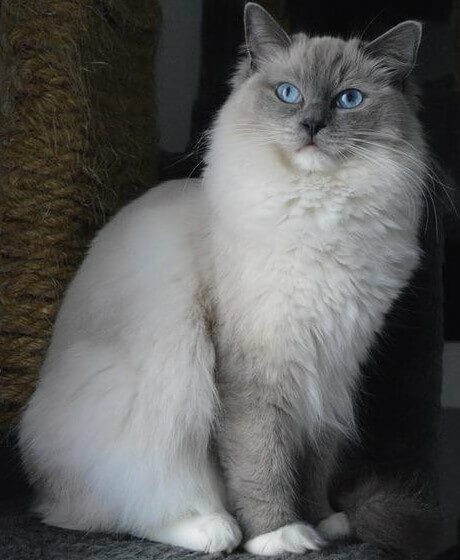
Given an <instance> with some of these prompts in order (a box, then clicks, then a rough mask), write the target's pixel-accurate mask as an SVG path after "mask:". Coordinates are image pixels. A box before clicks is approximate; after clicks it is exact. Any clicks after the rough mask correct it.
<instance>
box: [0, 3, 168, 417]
mask: <svg viewBox="0 0 460 560" xmlns="http://www.w3.org/2000/svg"><path fill="white" fill-rule="evenodd" d="M159 21H160V13H159V8H158V3H157V1H156V0H85V2H81V0H3V2H2V9H1V22H0V29H1V34H2V36H1V51H0V80H1V82H0V118H1V121H0V133H1V137H0V142H1V143H0V211H1V217H0V218H1V223H0V227H1V229H0V235H1V244H0V425H2V424H3V426H5V425H7V424H8V423H9V422H10V421H11V420H13V419H14V418H15V417H16V416H17V414H18V412H19V410H20V408H21V407H22V406H23V404H24V403H25V401H26V400H27V398H28V397H29V396H30V394H31V392H32V391H33V388H34V386H35V382H36V379H37V374H38V370H39V367H40V365H41V362H42V359H43V356H44V352H45V350H46V348H47V345H48V343H49V338H50V332H51V328H52V325H53V320H54V317H55V314H56V311H57V308H58V305H59V301H60V299H61V297H62V293H63V290H64V289H65V287H66V285H67V283H68V281H69V280H70V279H71V278H72V276H73V274H74V272H75V270H76V268H77V266H78V265H79V263H80V262H81V260H82V257H83V255H84V252H85V249H86V247H87V245H88V242H89V240H90V239H91V237H92V236H93V235H94V232H95V231H96V229H97V228H98V227H100V225H101V224H102V223H103V222H104V220H105V219H106V217H107V216H109V215H110V214H112V213H113V212H114V211H115V210H116V209H117V208H118V207H119V206H120V205H122V204H123V203H124V202H125V201H126V200H128V199H129V198H131V197H133V196H135V195H137V194H139V193H140V192H141V191H142V190H144V189H145V188H146V187H147V186H150V185H152V184H153V183H154V180H155V168H156V166H155V145H156V143H155V127H154V119H153V117H154V95H153V68H154V66H153V57H154V50H155V46H156V42H157V37H158V29H159Z"/></svg>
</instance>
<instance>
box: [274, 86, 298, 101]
mask: <svg viewBox="0 0 460 560" xmlns="http://www.w3.org/2000/svg"><path fill="white" fill-rule="evenodd" d="M276 95H277V97H278V99H280V100H281V101H283V103H298V102H299V101H300V98H301V95H300V91H299V90H298V89H297V88H296V87H295V86H293V85H292V84H288V83H284V84H280V85H279V86H278V87H277V88H276Z"/></svg>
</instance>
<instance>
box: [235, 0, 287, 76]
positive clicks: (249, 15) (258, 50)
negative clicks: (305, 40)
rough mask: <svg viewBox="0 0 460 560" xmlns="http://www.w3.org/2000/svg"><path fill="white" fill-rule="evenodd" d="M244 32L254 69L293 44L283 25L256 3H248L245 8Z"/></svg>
mask: <svg viewBox="0 0 460 560" xmlns="http://www.w3.org/2000/svg"><path fill="white" fill-rule="evenodd" d="M244 31H245V35H246V47H247V49H248V53H249V56H250V57H251V63H252V65H253V66H254V67H257V64H258V63H259V62H261V61H264V60H268V59H270V57H271V56H272V55H273V54H274V53H275V52H276V51H278V50H279V49H280V48H281V49H286V48H288V47H289V45H290V44H291V39H290V38H289V35H288V34H287V33H286V31H284V29H283V28H282V27H281V25H279V23H277V22H276V21H275V20H274V19H273V18H272V16H271V15H270V14H269V13H268V12H267V11H266V10H264V8H262V6H259V4H256V3H255V2H248V3H247V4H246V6H245V8H244Z"/></svg>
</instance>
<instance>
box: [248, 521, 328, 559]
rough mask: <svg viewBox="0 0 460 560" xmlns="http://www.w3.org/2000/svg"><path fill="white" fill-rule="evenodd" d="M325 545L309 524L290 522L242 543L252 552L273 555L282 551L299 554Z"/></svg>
mask: <svg viewBox="0 0 460 560" xmlns="http://www.w3.org/2000/svg"><path fill="white" fill-rule="evenodd" d="M326 545H327V543H326V541H325V540H324V539H323V538H322V537H321V536H320V535H319V534H318V533H317V532H316V531H315V529H314V528H313V527H311V526H310V525H306V524H305V523H292V524H291V525H286V526H284V527H281V528H280V529H277V530H276V531H271V532H270V533H265V534H263V535H259V536H258V537H254V538H253V539H251V540H249V541H248V542H247V543H246V544H245V545H244V548H245V549H246V550H247V551H248V552H251V553H252V554H259V555H261V556H275V555H277V554H283V552H294V553H297V554H300V553H301V552H305V551H306V550H318V549H320V548H322V547H324V546H326Z"/></svg>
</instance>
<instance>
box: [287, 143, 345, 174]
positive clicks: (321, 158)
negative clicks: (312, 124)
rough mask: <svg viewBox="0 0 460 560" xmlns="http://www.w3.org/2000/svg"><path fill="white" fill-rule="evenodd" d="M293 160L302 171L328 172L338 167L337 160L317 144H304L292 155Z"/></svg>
mask: <svg viewBox="0 0 460 560" xmlns="http://www.w3.org/2000/svg"><path fill="white" fill-rule="evenodd" d="M292 161H293V163H294V165H295V166H296V167H298V168H299V169H301V170H302V171H307V172H310V173H327V172H329V171H333V170H334V169H336V168H337V162H336V161H334V159H332V158H331V157H330V156H328V155H327V154H326V153H324V152H323V151H322V150H321V149H320V148H318V147H317V146H312V145H309V146H304V147H303V148H301V149H300V150H296V151H295V152H294V154H293V155H292Z"/></svg>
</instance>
